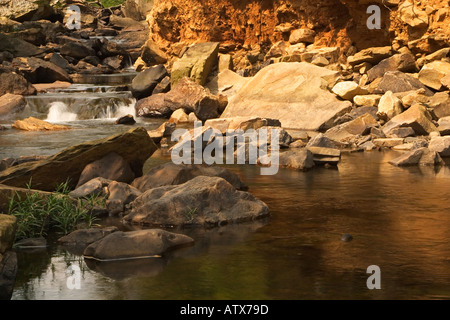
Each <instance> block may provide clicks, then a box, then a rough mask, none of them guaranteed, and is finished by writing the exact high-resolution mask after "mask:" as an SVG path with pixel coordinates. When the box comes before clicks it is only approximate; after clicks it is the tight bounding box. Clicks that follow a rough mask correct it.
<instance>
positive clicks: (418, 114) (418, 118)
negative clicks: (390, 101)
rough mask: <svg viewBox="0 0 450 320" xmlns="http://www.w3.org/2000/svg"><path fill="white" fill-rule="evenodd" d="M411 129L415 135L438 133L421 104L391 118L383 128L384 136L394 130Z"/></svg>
mask: <svg viewBox="0 0 450 320" xmlns="http://www.w3.org/2000/svg"><path fill="white" fill-rule="evenodd" d="M398 127H411V128H413V129H414V131H415V132H416V134H417V135H428V134H429V133H431V132H433V131H439V130H438V129H437V128H436V126H435V125H434V123H433V122H432V121H431V115H430V113H429V112H428V111H427V108H426V107H425V106H423V105H421V104H415V105H413V106H411V107H410V108H409V109H408V110H406V111H405V112H403V113H401V114H399V115H397V116H395V117H393V118H392V119H391V120H390V121H389V122H388V123H386V124H385V126H384V127H383V131H384V133H385V134H386V135H388V134H389V133H390V131H391V130H392V129H394V128H398Z"/></svg>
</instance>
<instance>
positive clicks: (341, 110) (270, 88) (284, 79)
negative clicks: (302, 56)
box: [221, 62, 351, 131]
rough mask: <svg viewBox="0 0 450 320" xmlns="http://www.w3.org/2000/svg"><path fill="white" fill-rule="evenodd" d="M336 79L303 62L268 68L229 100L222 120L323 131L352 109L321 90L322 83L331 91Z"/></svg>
mask: <svg viewBox="0 0 450 320" xmlns="http://www.w3.org/2000/svg"><path fill="white" fill-rule="evenodd" d="M336 77H337V72H335V71H330V70H328V69H326V68H321V67H317V66H314V65H312V64H309V63H305V62H301V63H296V62H293V63H276V64H273V65H270V66H268V67H265V68H263V69H261V70H260V71H259V72H258V73H257V74H256V75H255V76H254V77H253V78H252V79H251V80H249V82H247V84H245V85H244V86H243V87H242V88H241V89H240V90H239V92H238V93H237V94H235V95H234V96H232V97H231V98H230V100H229V102H228V106H227V107H226V108H225V111H224V112H223V114H222V115H221V117H222V118H231V117H236V116H256V117H261V118H268V119H278V120H279V121H280V122H281V125H282V126H283V127H285V128H291V129H303V130H311V131H318V130H326V129H328V128H330V127H331V126H332V125H333V122H334V120H335V119H336V118H337V117H339V116H341V115H343V114H345V113H346V112H347V111H349V110H350V109H351V103H350V102H349V101H340V100H339V99H337V98H336V96H335V95H334V94H332V93H330V92H329V91H328V90H327V89H326V88H324V85H325V83H328V84H329V86H331V87H332V86H333V85H334V83H335V82H336ZM267 79H271V81H267ZM293 79H297V80H296V81H293Z"/></svg>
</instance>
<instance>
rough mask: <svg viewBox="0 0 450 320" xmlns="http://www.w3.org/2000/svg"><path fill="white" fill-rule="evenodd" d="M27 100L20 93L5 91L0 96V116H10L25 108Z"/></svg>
mask: <svg viewBox="0 0 450 320" xmlns="http://www.w3.org/2000/svg"><path fill="white" fill-rule="evenodd" d="M26 105H27V101H26V100H25V98H24V97H23V96H21V95H17V94H10V93H7V94H5V95H3V96H0V118H4V117H12V116H14V114H15V113H19V112H21V111H23V109H25V107H26Z"/></svg>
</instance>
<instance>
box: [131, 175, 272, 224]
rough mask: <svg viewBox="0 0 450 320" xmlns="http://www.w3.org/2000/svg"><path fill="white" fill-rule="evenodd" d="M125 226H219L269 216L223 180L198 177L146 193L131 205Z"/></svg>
mask: <svg viewBox="0 0 450 320" xmlns="http://www.w3.org/2000/svg"><path fill="white" fill-rule="evenodd" d="M131 207H132V209H131V211H130V213H129V214H128V215H127V216H125V217H124V219H123V220H124V221H125V222H128V223H135V224H143V225H157V226H164V225H177V226H178V225H181V226H182V225H190V224H193V225H205V226H207V225H220V224H223V223H232V222H244V221H252V220H255V219H260V218H263V217H266V216H268V215H269V208H268V207H267V205H266V204H265V203H264V202H262V201H261V200H259V199H257V198H256V197H254V196H253V195H252V194H250V193H248V192H245V191H237V190H236V188H235V187H234V186H232V185H231V184H230V183H229V182H227V181H226V180H225V179H222V178H219V177H206V176H199V177H196V178H193V179H191V180H189V181H188V182H186V183H183V184H180V185H175V186H162V187H158V188H153V189H150V190H147V191H146V192H144V193H143V194H142V195H140V196H139V197H138V198H137V199H136V200H135V201H133V202H132V203H131Z"/></svg>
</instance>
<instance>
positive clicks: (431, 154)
mask: <svg viewBox="0 0 450 320" xmlns="http://www.w3.org/2000/svg"><path fill="white" fill-rule="evenodd" d="M442 162H443V161H442V159H441V157H440V156H439V154H438V153H437V152H436V151H431V150H429V149H428V148H418V149H414V150H411V151H409V152H407V153H405V154H403V155H401V156H400V157H398V158H395V159H393V160H391V161H389V163H390V164H392V165H394V166H397V167H407V166H416V165H433V166H434V165H438V164H442Z"/></svg>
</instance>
